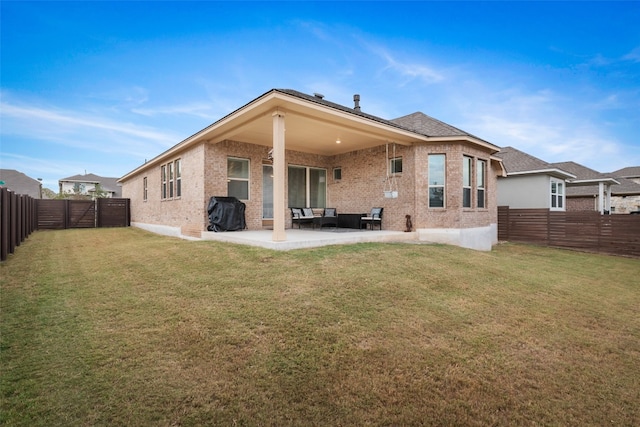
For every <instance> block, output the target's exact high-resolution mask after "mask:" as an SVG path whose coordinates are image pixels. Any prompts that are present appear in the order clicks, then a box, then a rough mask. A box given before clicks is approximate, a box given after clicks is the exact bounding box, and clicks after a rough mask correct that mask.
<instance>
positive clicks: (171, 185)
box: [167, 163, 173, 199]
mask: <svg viewBox="0 0 640 427" xmlns="http://www.w3.org/2000/svg"><path fill="white" fill-rule="evenodd" d="M167 169H168V170H169V198H170V199H173V163H169V164H167Z"/></svg>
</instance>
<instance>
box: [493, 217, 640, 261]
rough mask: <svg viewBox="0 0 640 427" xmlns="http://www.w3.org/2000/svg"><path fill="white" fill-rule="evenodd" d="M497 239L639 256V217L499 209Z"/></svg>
mask: <svg viewBox="0 0 640 427" xmlns="http://www.w3.org/2000/svg"><path fill="white" fill-rule="evenodd" d="M498 238H499V239H500V240H510V241H514V242H525V243H533V244H540V245H546V246H556V247H562V248H572V249H581V250H588V251H597V252H605V253H612V254H619V255H631V256H640V216H639V215H600V214H599V213H598V212H595V211H573V212H551V211H549V210H548V209H509V208H508V207H505V206H501V207H499V208H498Z"/></svg>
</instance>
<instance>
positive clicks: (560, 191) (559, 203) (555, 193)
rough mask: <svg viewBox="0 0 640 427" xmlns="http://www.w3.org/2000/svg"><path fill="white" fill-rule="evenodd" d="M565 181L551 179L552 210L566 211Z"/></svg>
mask: <svg viewBox="0 0 640 427" xmlns="http://www.w3.org/2000/svg"><path fill="white" fill-rule="evenodd" d="M564 197H565V195H564V181H561V180H559V179H555V178H551V209H553V210H559V211H563V210H564Z"/></svg>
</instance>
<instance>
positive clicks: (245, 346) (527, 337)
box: [0, 228, 640, 426]
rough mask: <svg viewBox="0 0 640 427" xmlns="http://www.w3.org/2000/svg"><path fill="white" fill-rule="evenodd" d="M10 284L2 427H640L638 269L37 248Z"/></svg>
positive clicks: (420, 252)
mask: <svg viewBox="0 0 640 427" xmlns="http://www.w3.org/2000/svg"><path fill="white" fill-rule="evenodd" d="M16 252H17V253H16V254H15V255H12V256H10V258H9V260H8V261H7V262H4V263H2V264H1V265H0V273H1V274H0V285H1V295H0V296H1V310H2V311H1V315H0V316H1V317H0V320H1V324H0V328H1V330H0V332H1V347H0V351H1V353H0V356H1V369H2V371H1V377H0V385H1V393H2V407H1V413H0V424H3V425H6V426H147V425H153V426H201V425H223V426H227V425H228V426H235V425H249V426H253V425H256V426H257V425H264V426H310V425H318V426H340V425H342V426H352V425H353V426H355V425H357V426H363V425H394V426H396V425H398V426H399V425H442V426H449V425H450V426H486V425H500V426H513V425H527V426H535V425H558V426H602V425H611V426H633V425H635V426H637V425H640V409H639V402H640V315H639V310H640V309H639V308H640V260H638V259H628V258H620V257H612V256H603V255H592V254H584V253H577V252H571V251H563V250H556V249H548V248H540V247H531V246H525V245H514V244H503V245H499V246H497V247H496V248H495V249H494V250H493V251H492V252H476V251H471V250H465V249H461V248H457V247H450V246H443V245H413V244H359V245H348V246H333V247H325V248H318V249H305V250H298V251H292V252H277V251H270V250H266V249H260V248H253V247H244V246H236V245H230V244H220V243H216V242H193V241H184V240H180V239H175V238H169V237H163V236H158V235H154V234H150V233H147V232H144V231H142V230H139V229H135V228H126V229H122V228H120V229H90V230H63V231H39V232H36V233H34V234H32V235H31V236H30V237H29V239H28V240H27V241H26V242H24V243H23V244H22V246H20V247H19V248H18V249H17V251H16Z"/></svg>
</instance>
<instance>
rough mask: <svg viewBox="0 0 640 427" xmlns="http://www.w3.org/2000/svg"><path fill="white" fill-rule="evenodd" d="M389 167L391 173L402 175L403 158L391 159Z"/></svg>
mask: <svg viewBox="0 0 640 427" xmlns="http://www.w3.org/2000/svg"><path fill="white" fill-rule="evenodd" d="M389 166H390V167H389V169H390V170H391V173H402V157H396V158H393V159H391V160H390V165H389Z"/></svg>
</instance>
